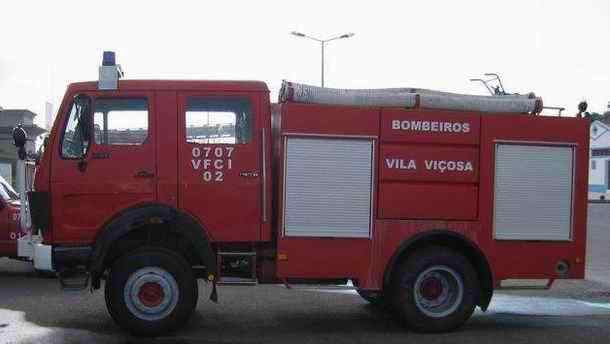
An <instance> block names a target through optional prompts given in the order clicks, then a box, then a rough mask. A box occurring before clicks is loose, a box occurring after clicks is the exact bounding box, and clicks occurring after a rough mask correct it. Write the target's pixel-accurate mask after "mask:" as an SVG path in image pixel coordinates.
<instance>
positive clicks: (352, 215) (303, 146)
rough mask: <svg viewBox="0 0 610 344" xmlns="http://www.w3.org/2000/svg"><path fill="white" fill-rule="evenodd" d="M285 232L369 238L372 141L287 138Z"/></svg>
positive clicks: (316, 235) (304, 234)
mask: <svg viewBox="0 0 610 344" xmlns="http://www.w3.org/2000/svg"><path fill="white" fill-rule="evenodd" d="M285 145H286V146H285V154H286V155H285V168H284V190H285V191H284V234H285V236H287V237H294V236H305V237H339V238H368V237H369V236H370V230H371V202H372V198H371V195H372V190H373V147H374V144H373V140H372V139H352V138H349V139H348V138H328V137H287V138H286V141H285Z"/></svg>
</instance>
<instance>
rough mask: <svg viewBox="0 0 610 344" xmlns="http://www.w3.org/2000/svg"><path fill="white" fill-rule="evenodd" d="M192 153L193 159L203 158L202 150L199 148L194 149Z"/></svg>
mask: <svg viewBox="0 0 610 344" xmlns="http://www.w3.org/2000/svg"><path fill="white" fill-rule="evenodd" d="M191 153H192V154H193V158H198V157H200V156H201V149H200V148H199V147H193V150H192V151H191Z"/></svg>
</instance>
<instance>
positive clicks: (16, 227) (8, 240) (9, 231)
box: [0, 177, 29, 258]
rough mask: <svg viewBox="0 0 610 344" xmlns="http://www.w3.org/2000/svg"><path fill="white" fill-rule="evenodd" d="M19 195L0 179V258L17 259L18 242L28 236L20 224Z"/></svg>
mask: <svg viewBox="0 0 610 344" xmlns="http://www.w3.org/2000/svg"><path fill="white" fill-rule="evenodd" d="M20 208H21V204H20V202H19V195H18V194H17V192H16V191H15V190H14V189H13V187H12V186H11V185H10V184H9V183H7V181H6V180H5V179H4V178H2V177H0V257H8V258H17V240H18V239H19V238H21V237H24V236H26V235H28V233H29V231H28V229H27V228H26V229H23V228H22V227H21V224H20V217H19V213H20Z"/></svg>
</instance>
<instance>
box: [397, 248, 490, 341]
mask: <svg viewBox="0 0 610 344" xmlns="http://www.w3.org/2000/svg"><path fill="white" fill-rule="evenodd" d="M392 293H393V300H392V301H393V305H394V307H395V309H396V310H397V311H398V312H397V313H398V315H399V317H400V318H401V320H402V321H404V322H405V323H406V325H407V326H409V327H410V328H411V329H413V330H415V331H420V332H445V331H450V330H453V329H455V328H457V327H459V326H461V325H462V324H464V323H465V322H466V321H467V320H468V319H469V318H470V316H471V315H472V313H473V312H474V308H475V306H476V302H477V298H478V295H479V282H478V278H477V274H476V272H475V270H474V269H473V267H472V265H471V264H470V262H469V261H468V259H467V258H466V257H464V256H463V255H461V254H459V253H457V252H455V251H453V250H451V249H448V248H444V247H430V248H426V249H422V250H420V251H417V252H415V253H414V254H413V255H412V256H410V257H409V258H408V259H407V260H406V261H405V262H403V263H402V265H401V266H400V267H398V271H397V272H396V274H395V275H394V276H393V281H392Z"/></svg>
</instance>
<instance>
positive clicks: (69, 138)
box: [61, 96, 91, 159]
mask: <svg viewBox="0 0 610 344" xmlns="http://www.w3.org/2000/svg"><path fill="white" fill-rule="evenodd" d="M90 107H91V100H90V99H89V98H88V97H86V96H76V97H75V98H74V102H73V103H72V107H71V108H70V113H69V115H68V120H67V122H66V126H65V130H64V135H63V137H62V140H61V157H62V158H64V159H80V158H82V157H84V156H85V155H86V154H87V150H88V149H89V133H90V130H89V125H90V124H91V122H90V121H89V120H88V119H89V118H88V116H90V113H89V109H90Z"/></svg>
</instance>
